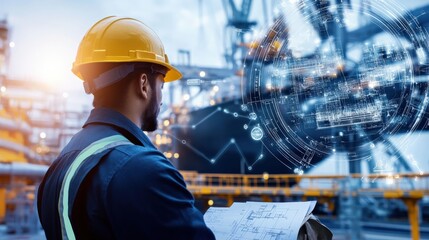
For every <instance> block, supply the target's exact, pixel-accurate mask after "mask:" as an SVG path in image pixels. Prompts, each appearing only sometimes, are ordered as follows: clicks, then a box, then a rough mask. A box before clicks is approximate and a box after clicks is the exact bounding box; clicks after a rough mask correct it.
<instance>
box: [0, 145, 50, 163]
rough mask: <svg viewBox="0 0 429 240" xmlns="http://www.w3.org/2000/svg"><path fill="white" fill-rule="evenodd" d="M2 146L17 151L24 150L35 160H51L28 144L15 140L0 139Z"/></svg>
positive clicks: (0, 146) (25, 153)
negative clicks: (18, 142)
mask: <svg viewBox="0 0 429 240" xmlns="http://www.w3.org/2000/svg"><path fill="white" fill-rule="evenodd" d="M0 148H4V149H7V150H10V151H14V152H17V153H20V152H22V153H24V155H25V156H26V157H27V158H29V159H31V160H35V161H37V162H43V161H47V160H49V158H47V157H43V156H40V155H38V154H37V153H35V152H34V151H32V150H31V149H30V148H28V147H26V146H23V145H21V144H17V143H14V142H10V141H7V140H4V139H0Z"/></svg>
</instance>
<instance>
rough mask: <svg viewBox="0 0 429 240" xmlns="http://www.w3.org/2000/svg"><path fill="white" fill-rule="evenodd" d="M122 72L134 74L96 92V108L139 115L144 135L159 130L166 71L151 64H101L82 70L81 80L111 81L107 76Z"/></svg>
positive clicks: (94, 103)
mask: <svg viewBox="0 0 429 240" xmlns="http://www.w3.org/2000/svg"><path fill="white" fill-rule="evenodd" d="M123 69H132V71H131V72H130V73H128V74H126V75H125V76H124V77H123V78H121V79H119V80H118V81H115V83H114V84H111V85H108V86H106V87H102V88H100V89H98V90H96V91H93V95H94V101H93V106H94V107H107V108H112V109H116V110H118V111H120V112H123V111H131V112H134V113H136V114H137V113H139V121H138V122H139V123H140V124H139V125H140V126H139V127H141V129H142V130H143V131H154V130H156V129H157V123H158V122H157V116H158V114H159V110H160V107H161V105H162V88H163V85H164V77H165V74H166V72H167V71H168V69H167V68H166V67H164V66H161V65H156V64H148V63H120V64H105V63H104V64H103V63H99V64H92V65H88V66H86V67H85V68H84V69H82V76H83V78H84V79H85V81H87V82H93V81H94V79H97V78H100V77H105V78H109V75H106V73H107V74H109V73H110V74H113V75H115V73H116V72H117V71H119V72H120V71H121V70H123ZM115 76H116V75H115Z"/></svg>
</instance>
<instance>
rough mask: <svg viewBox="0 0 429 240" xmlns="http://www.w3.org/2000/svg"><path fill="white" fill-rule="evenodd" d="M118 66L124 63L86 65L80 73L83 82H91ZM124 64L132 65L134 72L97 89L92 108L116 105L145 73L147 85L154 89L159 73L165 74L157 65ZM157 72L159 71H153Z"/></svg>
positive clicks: (161, 67)
mask: <svg viewBox="0 0 429 240" xmlns="http://www.w3.org/2000/svg"><path fill="white" fill-rule="evenodd" d="M119 64H124V63H94V64H88V65H87V66H85V69H83V71H82V75H83V78H84V79H85V81H92V80H93V79H94V78H96V77H98V76H99V75H100V74H102V73H103V72H105V71H108V70H109V69H112V68H114V67H116V66H118V65H119ZM125 64H134V69H135V70H134V71H133V72H131V73H130V74H128V75H127V76H126V77H124V78H123V79H121V80H120V81H118V82H116V83H114V84H112V85H109V86H107V87H104V88H102V89H99V90H97V91H95V92H94V93H93V95H94V100H93V102H92V105H93V106H94V107H109V106H112V105H114V104H116V103H117V102H118V101H121V99H123V97H124V92H125V91H126V89H127V88H128V86H129V84H131V83H132V82H133V81H134V80H136V79H138V78H139V76H140V75H141V74H142V73H146V74H147V76H148V79H149V84H150V86H151V88H155V80H156V76H157V74H160V73H159V72H167V68H166V67H164V66H161V65H157V64H149V63H125ZM154 70H159V71H154Z"/></svg>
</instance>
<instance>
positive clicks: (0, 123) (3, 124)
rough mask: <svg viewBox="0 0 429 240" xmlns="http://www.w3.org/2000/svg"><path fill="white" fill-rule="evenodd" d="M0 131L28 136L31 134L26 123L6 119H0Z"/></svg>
mask: <svg viewBox="0 0 429 240" xmlns="http://www.w3.org/2000/svg"><path fill="white" fill-rule="evenodd" d="M0 129H1V130H7V131H19V132H22V133H24V134H30V133H31V132H32V130H31V127H30V125H28V123H26V122H23V121H15V120H12V119H7V118H0Z"/></svg>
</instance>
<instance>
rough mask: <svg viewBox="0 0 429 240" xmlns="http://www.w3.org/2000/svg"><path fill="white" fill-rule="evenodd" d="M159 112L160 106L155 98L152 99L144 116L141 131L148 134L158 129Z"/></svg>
mask: <svg viewBox="0 0 429 240" xmlns="http://www.w3.org/2000/svg"><path fill="white" fill-rule="evenodd" d="M158 112H159V106H158V104H157V102H156V101H155V97H153V98H151V100H150V102H149V105H148V108H147V109H146V112H145V113H143V116H142V124H143V125H142V126H141V129H142V130H143V131H146V132H153V131H155V130H156V129H158V120H157V118H158Z"/></svg>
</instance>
